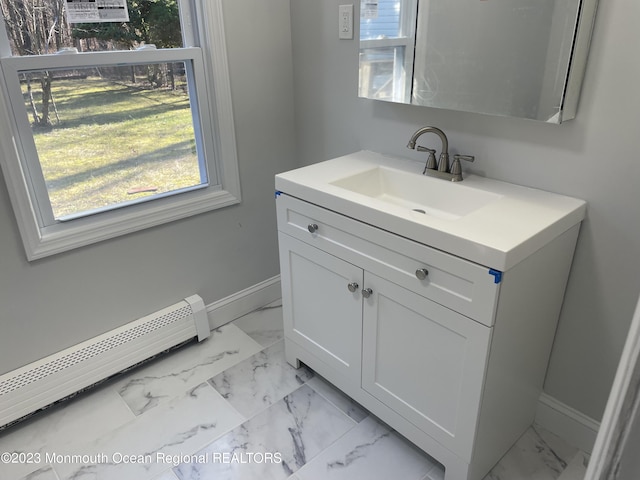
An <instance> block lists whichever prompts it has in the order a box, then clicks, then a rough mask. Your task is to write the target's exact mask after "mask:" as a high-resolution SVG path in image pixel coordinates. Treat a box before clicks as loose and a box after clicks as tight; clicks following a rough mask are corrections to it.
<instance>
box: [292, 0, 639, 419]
mask: <svg viewBox="0 0 640 480" xmlns="http://www.w3.org/2000/svg"><path fill="white" fill-rule="evenodd" d="M340 3H344V1H343V0H324V1H318V0H291V16H292V38H293V42H292V44H293V64H294V83H295V112H296V128H297V130H296V138H297V142H298V148H297V152H298V156H299V159H300V163H302V164H310V163H314V162H318V161H321V160H325V159H328V158H332V157H336V156H339V155H343V154H347V153H350V152H353V151H357V150H361V149H369V150H374V151H379V152H383V153H391V154H398V155H402V156H409V157H413V158H421V155H420V154H418V153H416V152H411V151H409V150H407V149H406V148H405V145H406V143H407V140H408V139H409V137H410V135H411V134H412V133H413V132H414V131H415V130H416V129H417V128H418V127H421V126H423V125H436V126H439V127H440V128H442V129H444V131H445V132H446V133H447V134H448V136H449V145H450V146H451V148H450V150H451V151H452V152H453V153H467V154H472V155H475V156H476V162H475V163H474V165H473V167H474V171H475V172H476V173H480V174H483V175H486V176H489V177H493V178H497V179H501V180H506V181H509V182H513V183H517V184H522V185H527V186H531V187H536V188H541V189H543V190H549V191H553V192H559V193H563V194H567V195H572V196H575V197H579V198H583V199H585V200H587V201H588V202H589V211H588V216H587V219H586V220H585V222H584V223H583V226H582V230H581V234H580V238H579V243H578V248H577V252H576V256H575V260H574V264H573V269H572V272H571V278H570V281H569V285H568V289H567V294H566V301H565V305H564V308H563V311H562V315H561V319H560V325H559V328H558V334H557V339H556V342H555V345H554V349H553V354H552V358H551V364H550V368H549V371H548V375H547V379H546V384H545V390H546V392H547V393H549V394H550V395H552V396H554V397H556V398H557V399H558V400H560V401H562V402H564V403H566V404H568V405H569V406H571V407H574V408H576V409H578V410H580V411H581V412H583V413H585V414H586V415H589V416H591V417H593V418H594V419H596V420H599V419H600V418H601V416H602V412H603V410H604V406H605V403H606V399H607V396H608V392H609V389H610V388H611V383H612V381H613V376H614V373H615V369H616V367H617V364H618V360H619V357H620V353H621V351H622V346H623V344H624V340H625V336H626V334H627V330H628V327H629V324H630V321H631V316H632V313H633V309H634V306H635V302H636V300H637V298H638V292H639V291H640V274H639V273H638V272H640V221H638V216H639V209H640V188H639V181H640V159H639V158H638V156H639V155H638V146H637V145H638V134H639V131H638V126H639V125H640V105H639V104H638V98H639V97H638V93H637V88H638V86H639V85H640V62H638V61H637V58H638V53H639V51H638V45H639V44H640V30H639V29H637V26H636V25H635V19H637V18H638V16H639V15H640V3H638V2H637V1H636V0H618V1H616V2H606V1H601V2H600V8H599V11H598V15H597V19H596V25H595V32H594V37H593V43H592V48H591V53H590V58H589V64H588V68H587V72H586V79H585V84H584V86H583V90H582V98H581V103H580V109H579V111H578V115H577V118H576V119H575V120H572V121H571V122H568V123H566V124H563V125H559V126H558V125H547V124H542V123H536V122H532V121H528V120H510V119H505V118H499V117H489V116H482V115H477V114H468V113H460V112H450V111H445V110H436V109H431V108H426V107H414V106H408V105H393V104H386V103H383V102H376V101H371V100H365V99H359V98H357V85H358V78H357V75H358V72H357V63H358V62H357V60H358V42H357V40H338V32H337V20H336V19H337V15H338V5H339V4H340ZM355 3H356V5H355V7H356V12H357V11H358V9H359V2H355ZM356 18H357V15H356ZM356 33H357V29H356ZM451 35H455V32H451ZM356 38H357V35H356ZM436 140H437V139H436V137H434V140H433V143H432V146H437V148H439V146H438V145H437V141H436ZM424 141H425V142H429V141H428V139H426V138H425V139H424Z"/></svg>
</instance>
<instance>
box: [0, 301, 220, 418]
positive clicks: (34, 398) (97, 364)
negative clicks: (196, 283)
mask: <svg viewBox="0 0 640 480" xmlns="http://www.w3.org/2000/svg"><path fill="white" fill-rule="evenodd" d="M209 333H210V331H209V321H208V318H207V313H206V309H205V306H204V302H203V301H202V298H200V297H199V296H198V295H193V296H191V297H188V298H186V299H184V300H182V301H181V302H179V303H176V304H175V305H171V306H170V307H167V308H164V309H162V310H160V311H158V312H156V313H154V314H151V315H148V316H146V317H143V318H141V319H138V320H136V321H133V322H131V323H128V324H127V325H124V326H122V327H120V328H117V329H115V330H112V331H110V332H107V333H105V334H103V335H100V336H98V337H95V338H93V339H90V340H88V341H86V342H83V343H80V344H78V345H75V346H73V347H71V348H68V349H66V350H63V351H62V352H59V353H57V354H54V355H51V356H49V357H46V358H43V359H42V360H39V361H37V362H34V363H31V364H29V365H26V366H25V367H22V368H20V369H17V370H14V371H12V372H9V373H7V374H5V375H2V376H0V429H2V427H3V426H6V425H8V424H10V423H13V422H14V421H16V420H18V419H20V418H22V417H24V416H26V415H29V414H30V413H33V412H35V411H37V410H39V409H41V408H43V407H46V406H47V405H50V404H52V403H54V402H57V401H58V400H60V399H62V398H65V397H67V396H69V395H71V394H73V393H75V392H78V391H79V390H82V389H84V388H86V387H88V386H90V385H94V384H95V383H98V382H100V381H102V380H104V379H105V378H108V377H110V376H112V375H114V374H116V373H118V372H120V371H122V370H125V369H126V368H128V367H130V366H132V365H136V364H137V363H140V362H142V361H144V360H146V359H148V358H151V357H153V356H155V355H157V354H158V353H160V352H163V351H165V350H167V349H169V348H171V347H173V346H176V345H179V344H181V343H184V342H185V341H187V340H189V339H191V338H194V337H198V340H199V341H201V340H203V339H205V338H207V337H208V336H209Z"/></svg>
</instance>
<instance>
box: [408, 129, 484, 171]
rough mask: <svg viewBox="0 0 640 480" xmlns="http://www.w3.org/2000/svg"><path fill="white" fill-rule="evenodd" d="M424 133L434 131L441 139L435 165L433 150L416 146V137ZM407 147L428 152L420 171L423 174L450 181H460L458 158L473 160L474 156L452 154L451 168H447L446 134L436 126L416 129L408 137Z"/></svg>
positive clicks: (447, 144) (447, 148) (460, 169)
mask: <svg viewBox="0 0 640 480" xmlns="http://www.w3.org/2000/svg"><path fill="white" fill-rule="evenodd" d="M424 133H435V134H436V135H438V136H439V137H440V140H441V141H442V151H441V152H440V158H439V160H438V163H437V165H436V157H435V152H436V151H435V150H433V149H431V148H426V147H422V146H420V145H418V147H416V142H417V141H418V138H419V137H420V135H422V134H424ZM407 148H410V149H412V150H417V151H419V152H427V153H428V154H429V157H428V158H427V163H426V165H425V166H424V171H423V172H422V174H423V175H429V176H433V177H438V178H443V179H445V180H450V181H452V182H461V181H462V167H461V166H460V160H466V161H468V162H473V161H474V157H473V156H471V155H454V156H453V164H452V165H451V168H449V140H447V136H446V135H445V134H444V132H443V131H442V130H440V129H439V128H437V127H422V128H420V129H418V130H417V131H416V132H415V133H414V134H413V135H412V136H411V138H410V139H409V143H408V144H407Z"/></svg>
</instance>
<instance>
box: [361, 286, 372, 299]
mask: <svg viewBox="0 0 640 480" xmlns="http://www.w3.org/2000/svg"><path fill="white" fill-rule="evenodd" d="M372 294H373V290H371V289H370V288H365V289H364V290H362V296H363V297H364V298H369V297H370V296H371V295H372Z"/></svg>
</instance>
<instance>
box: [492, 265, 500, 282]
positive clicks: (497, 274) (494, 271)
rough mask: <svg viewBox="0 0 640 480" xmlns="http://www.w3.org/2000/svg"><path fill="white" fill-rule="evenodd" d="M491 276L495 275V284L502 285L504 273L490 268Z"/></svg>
mask: <svg viewBox="0 0 640 480" xmlns="http://www.w3.org/2000/svg"><path fill="white" fill-rule="evenodd" d="M489 275H493V277H494V278H493V283H500V282H501V281H502V272H501V271H500V270H494V269H493V268H490V269H489Z"/></svg>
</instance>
